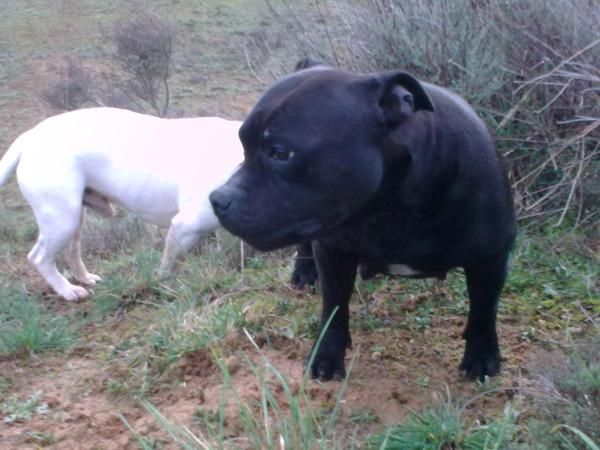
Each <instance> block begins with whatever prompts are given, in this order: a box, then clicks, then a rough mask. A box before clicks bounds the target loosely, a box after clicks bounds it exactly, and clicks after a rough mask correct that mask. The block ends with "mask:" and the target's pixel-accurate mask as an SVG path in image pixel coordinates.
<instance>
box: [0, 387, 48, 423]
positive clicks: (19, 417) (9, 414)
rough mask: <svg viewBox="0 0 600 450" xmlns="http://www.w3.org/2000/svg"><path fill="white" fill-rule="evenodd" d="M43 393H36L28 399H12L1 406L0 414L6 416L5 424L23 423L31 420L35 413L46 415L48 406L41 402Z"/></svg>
mask: <svg viewBox="0 0 600 450" xmlns="http://www.w3.org/2000/svg"><path fill="white" fill-rule="evenodd" d="M41 398H42V391H35V392H34V393H33V394H31V395H30V396H29V397H28V398H26V399H19V398H17V397H11V398H9V399H8V400H6V401H4V402H3V403H1V404H0V412H1V413H2V414H4V419H3V420H4V422H5V423H12V422H22V421H24V420H30V419H31V417H32V416H33V414H34V413H37V414H46V413H47V412H48V404H47V403H44V402H41V401H40V400H41Z"/></svg>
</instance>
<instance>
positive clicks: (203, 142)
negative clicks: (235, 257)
mask: <svg viewBox="0 0 600 450" xmlns="http://www.w3.org/2000/svg"><path fill="white" fill-rule="evenodd" d="M240 125H241V122H238V121H230V120H225V119H220V118H216V117H201V118H189V119H161V118H157V117H153V116H148V115H144V114H139V113H135V112H131V111H127V110H121V109H115V108H90V109H81V110H77V111H71V112H67V113H64V114H59V115H57V116H54V117H50V118H48V119H46V120H44V121H42V122H41V123H39V124H38V125H37V126H35V127H34V128H32V129H31V130H29V131H27V132H25V133H23V134H22V135H21V136H19V137H18V138H17V139H16V140H15V142H14V143H13V144H12V145H11V147H10V148H9V149H8V151H7V152H6V154H5V155H4V157H3V158H2V160H1V161H0V186H2V185H4V184H5V183H6V182H7V180H8V178H10V176H11V175H12V174H13V173H14V172H15V170H16V172H17V178H18V182H19V187H20V189H21V192H22V193H23V195H24V196H25V198H26V199H27V202H28V203H29V204H30V205H31V208H32V209H33V212H34V214H35V218H36V221H37V224H38V229H39V236H38V239H37V242H36V243H35V245H34V247H33V248H32V250H31V251H30V252H29V255H28V260H29V262H30V263H31V264H33V265H34V266H35V267H36V268H37V270H38V271H39V272H40V273H41V274H42V276H43V277H44V278H45V279H46V281H47V282H48V283H49V284H50V286H52V289H54V291H55V292H56V293H57V294H58V295H60V296H61V297H63V298H65V299H66V300H78V299H82V298H85V297H87V296H88V295H89V292H88V291H87V290H86V289H85V288H83V287H81V286H77V285H74V284H71V283H70V282H69V281H68V280H67V279H66V278H65V277H64V276H63V275H61V274H60V272H59V271H58V269H57V268H56V261H55V259H56V255H57V254H58V253H59V252H60V251H61V250H63V249H65V248H66V261H67V263H68V265H69V267H70V269H71V271H72V273H73V276H74V277H75V279H76V280H77V281H79V282H80V283H82V284H86V285H94V284H96V282H97V281H99V280H100V277H98V276H97V275H94V274H91V273H89V272H88V271H87V269H86V268H85V266H84V264H83V261H82V260H81V245H80V231H79V229H80V226H81V222H82V219H83V206H87V207H88V208H91V209H92V210H94V211H96V212H98V213H100V214H101V215H104V216H112V214H113V210H112V206H111V203H115V204H117V205H121V206H122V207H124V208H126V209H128V210H129V211H131V212H133V213H135V214H137V215H138V216H139V217H141V218H142V219H143V220H145V221H147V222H150V223H153V224H156V225H159V226H161V227H169V231H168V234H167V238H166V243H165V249H164V253H163V256H162V259H161V262H160V267H159V269H158V275H159V276H161V275H165V274H166V273H168V272H169V271H171V270H172V268H173V266H174V264H175V262H176V259H177V256H178V255H179V254H180V253H181V252H182V251H184V250H188V249H189V248H190V247H191V246H192V245H193V244H194V243H195V242H196V241H197V240H198V239H199V238H200V236H202V235H203V234H204V233H206V232H208V231H212V230H214V229H216V228H217V227H218V226H219V222H218V220H217V218H216V217H215V215H214V214H213V211H212V207H211V205H210V202H209V201H208V195H209V194H210V192H211V191H212V190H213V189H215V188H216V187H218V186H220V185H221V184H222V183H224V182H225V181H226V180H227V179H228V178H229V176H230V175H231V174H232V173H233V172H234V171H235V169H236V167H237V166H238V164H239V163H240V162H241V161H242V159H243V149H242V146H241V144H240V142H239V139H238V129H239V127H240Z"/></svg>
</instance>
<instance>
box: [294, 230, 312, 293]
mask: <svg viewBox="0 0 600 450" xmlns="http://www.w3.org/2000/svg"><path fill="white" fill-rule="evenodd" d="M296 252H297V254H296V260H295V261H294V270H293V272H292V279H291V284H292V287H293V288H294V289H303V288H304V286H314V285H315V284H316V282H317V278H318V277H319V276H318V273H317V265H316V262H315V258H314V255H313V249H312V242H310V241H309V242H304V243H302V244H299V245H298V246H297V247H296Z"/></svg>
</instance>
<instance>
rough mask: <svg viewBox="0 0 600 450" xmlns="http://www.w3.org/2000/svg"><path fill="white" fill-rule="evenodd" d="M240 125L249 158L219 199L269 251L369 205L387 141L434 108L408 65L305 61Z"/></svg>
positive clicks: (244, 233) (237, 228) (223, 216)
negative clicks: (357, 66)
mask: <svg viewBox="0 0 600 450" xmlns="http://www.w3.org/2000/svg"><path fill="white" fill-rule="evenodd" d="M298 68H299V69H300V70H299V71H297V72H295V73H293V74H291V75H289V76H287V77H285V78H283V79H281V80H279V81H278V82H277V83H275V84H274V85H273V86H272V87H271V88H270V89H268V90H267V92H266V93H265V94H264V95H263V96H262V98H261V99H260V100H259V101H258V103H257V104H256V105H255V107H254V108H253V110H252V111H251V113H250V114H249V116H248V118H247V119H246V120H245V122H244V124H243V125H242V127H241V129H240V139H241V141H242V144H243V146H244V151H245V160H244V162H243V164H242V165H241V167H240V169H239V170H238V171H237V172H236V173H235V174H234V175H233V176H232V177H231V179H230V180H229V181H228V182H227V183H226V184H225V185H223V186H222V187H221V188H219V189H217V190H216V191H214V192H213V193H212V194H211V196H210V200H211V202H212V205H213V208H214V211H215V213H216V215H217V217H218V218H219V220H220V222H221V224H222V225H223V226H224V227H225V228H226V229H228V230H229V231H231V232H232V233H233V234H236V235H238V236H240V237H241V238H242V239H244V240H245V241H247V242H248V243H249V244H251V245H252V246H254V247H256V248H258V249H260V250H272V249H275V248H280V247H284V246H287V245H291V244H295V243H298V242H301V241H307V240H311V239H314V238H316V237H319V236H322V235H323V234H325V233H326V232H327V230H329V229H331V228H332V227H335V226H336V225H338V224H341V223H343V222H344V221H345V220H347V219H348V218H349V217H350V216H352V214H353V213H355V212H356V211H358V210H359V209H361V208H362V207H364V206H365V205H366V204H367V203H368V202H369V200H370V199H371V198H372V196H373V195H374V194H375V193H376V192H377V190H378V188H379V185H380V183H381V180H382V177H383V172H384V157H383V154H382V142H383V141H384V139H385V138H386V136H388V135H389V134H390V133H391V132H392V131H393V130H397V129H398V127H400V126H402V125H403V123H404V122H406V121H407V120H408V119H409V118H410V117H411V116H412V115H414V113H415V112H416V111H419V110H430V111H432V110H433V106H432V104H431V101H430V99H429V97H428V96H427V94H426V93H425V91H424V89H423V87H422V86H421V84H420V83H419V82H418V81H417V80H416V79H415V78H413V77H412V76H410V75H408V74H407V73H404V72H397V71H394V72H385V73H382V74H377V75H357V74H351V73H348V72H343V71H339V70H335V69H332V68H330V67H327V66H324V65H320V64H318V63H315V61H314V60H309V59H307V60H303V61H301V62H300V63H298Z"/></svg>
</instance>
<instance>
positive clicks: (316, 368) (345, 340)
mask: <svg viewBox="0 0 600 450" xmlns="http://www.w3.org/2000/svg"><path fill="white" fill-rule="evenodd" d="M349 343H350V341H349V333H344V332H342V330H336V329H330V330H328V331H327V332H326V333H325V335H324V336H323V338H322V340H321V343H320V345H319V348H318V349H317V351H316V354H315V356H314V358H313V359H312V363H311V361H310V360H309V361H308V363H310V367H309V368H308V370H310V375H311V376H312V378H318V379H319V380H322V381H327V380H331V379H335V380H342V379H344V378H345V377H346V369H345V368H344V356H345V354H346V347H347V346H348V345H349ZM314 352H315V350H314V346H313V350H312V351H311V352H310V356H309V358H310V357H312V355H313V353H314Z"/></svg>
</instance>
